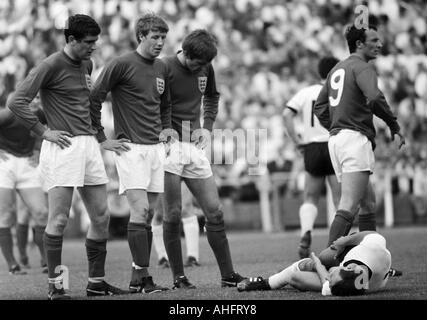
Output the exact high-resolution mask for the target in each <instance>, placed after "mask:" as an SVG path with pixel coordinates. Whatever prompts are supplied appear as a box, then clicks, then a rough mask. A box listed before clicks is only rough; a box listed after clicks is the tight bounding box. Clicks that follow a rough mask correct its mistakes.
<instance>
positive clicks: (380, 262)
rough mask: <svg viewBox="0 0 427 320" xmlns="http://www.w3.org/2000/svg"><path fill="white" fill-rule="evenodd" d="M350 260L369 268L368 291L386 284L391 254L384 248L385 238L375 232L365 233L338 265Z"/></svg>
mask: <svg viewBox="0 0 427 320" xmlns="http://www.w3.org/2000/svg"><path fill="white" fill-rule="evenodd" d="M350 260H357V261H360V262H362V263H364V264H365V265H367V266H368V267H369V269H371V271H372V276H371V278H370V279H369V288H368V290H369V291H371V290H376V289H380V288H382V287H384V286H385V285H386V283H387V280H388V271H389V270H390V267H391V254H390V251H388V250H387V248H386V240H385V239H384V237H383V236H382V235H380V234H376V233H374V234H368V235H366V236H365V237H364V238H363V240H362V241H361V242H360V243H359V245H357V246H356V247H354V248H353V249H351V250H350V251H349V252H348V253H347V254H346V255H345V257H344V259H343V261H342V262H341V264H340V265H341V266H342V265H343V264H345V263H346V262H347V261H350Z"/></svg>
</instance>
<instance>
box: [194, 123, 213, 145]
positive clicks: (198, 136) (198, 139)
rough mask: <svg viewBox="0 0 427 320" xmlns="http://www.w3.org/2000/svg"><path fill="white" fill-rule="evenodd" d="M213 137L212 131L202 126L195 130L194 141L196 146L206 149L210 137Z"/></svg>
mask: <svg viewBox="0 0 427 320" xmlns="http://www.w3.org/2000/svg"><path fill="white" fill-rule="evenodd" d="M210 138H211V133H210V131H209V130H207V129H204V128H200V129H197V130H195V131H194V132H193V141H194V142H195V144H196V147H197V148H199V149H202V150H203V149H205V148H206V146H207V145H208V142H209V139H210Z"/></svg>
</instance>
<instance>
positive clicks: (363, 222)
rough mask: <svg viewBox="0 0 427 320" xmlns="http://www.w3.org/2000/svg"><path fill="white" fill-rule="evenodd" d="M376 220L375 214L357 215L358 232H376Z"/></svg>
mask: <svg viewBox="0 0 427 320" xmlns="http://www.w3.org/2000/svg"><path fill="white" fill-rule="evenodd" d="M376 230H377V220H376V214H375V213H368V214H359V231H376Z"/></svg>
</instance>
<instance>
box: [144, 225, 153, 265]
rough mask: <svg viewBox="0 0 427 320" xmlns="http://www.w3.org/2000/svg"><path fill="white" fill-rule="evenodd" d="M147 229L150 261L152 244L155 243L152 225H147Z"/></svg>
mask: <svg viewBox="0 0 427 320" xmlns="http://www.w3.org/2000/svg"><path fill="white" fill-rule="evenodd" d="M145 229H146V230H147V240H148V261H150V257H151V246H152V245H153V231H152V230H151V229H152V228H151V226H149V225H146V226H145Z"/></svg>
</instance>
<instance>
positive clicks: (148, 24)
mask: <svg viewBox="0 0 427 320" xmlns="http://www.w3.org/2000/svg"><path fill="white" fill-rule="evenodd" d="M150 31H159V32H165V33H167V32H168V31H169V27H168V25H167V23H166V22H165V20H163V18H161V17H160V16H158V15H156V14H155V13H153V12H149V13H146V14H144V15H143V16H142V17H140V18H139V19H138V21H137V22H136V24H135V35H136V41H137V42H138V43H140V42H141V36H143V37H145V36H146V35H147V34H148V33H149V32H150Z"/></svg>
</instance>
